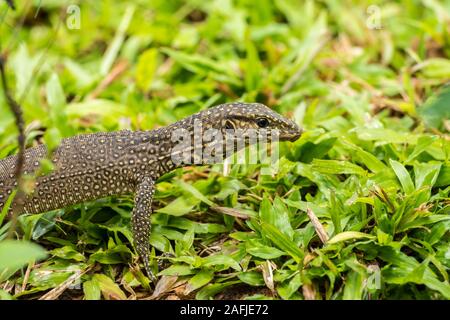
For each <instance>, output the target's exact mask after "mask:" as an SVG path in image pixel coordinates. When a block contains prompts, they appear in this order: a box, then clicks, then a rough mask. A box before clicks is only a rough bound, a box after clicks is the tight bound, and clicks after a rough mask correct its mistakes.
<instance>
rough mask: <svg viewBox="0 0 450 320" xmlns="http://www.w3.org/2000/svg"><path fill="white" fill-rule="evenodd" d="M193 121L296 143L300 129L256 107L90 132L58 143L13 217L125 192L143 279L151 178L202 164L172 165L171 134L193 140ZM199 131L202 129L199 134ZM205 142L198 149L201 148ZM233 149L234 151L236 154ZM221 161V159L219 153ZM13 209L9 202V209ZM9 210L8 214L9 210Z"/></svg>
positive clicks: (1, 187)
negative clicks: (49, 165) (273, 133)
mask: <svg viewBox="0 0 450 320" xmlns="http://www.w3.org/2000/svg"><path fill="white" fill-rule="evenodd" d="M194 123H197V124H198V123H201V126H202V130H207V129H217V130H220V132H221V133H224V134H225V130H226V129H231V128H234V129H242V130H243V131H242V132H244V134H241V135H240V136H238V137H236V138H235V142H236V141H238V140H239V139H245V132H247V131H250V130H249V129H256V130H259V131H262V130H260V129H261V127H264V130H278V132H279V134H280V135H279V139H280V140H292V141H293V140H296V139H297V138H298V137H300V135H301V130H300V128H299V127H298V126H297V125H296V124H295V123H294V122H292V121H290V120H288V119H286V118H284V117H282V116H281V115H279V114H277V113H276V112H274V111H272V110H270V109H269V108H268V107H266V106H264V105H262V104H257V103H251V104H244V103H231V104H223V105H219V106H216V107H214V108H210V109H207V110H204V111H201V112H199V113H196V114H194V115H192V116H190V117H188V118H185V119H183V120H180V121H178V122H176V123H174V124H172V125H169V126H166V127H163V128H159V129H156V130H151V131H128V130H125V131H118V132H111V133H94V134H85V135H79V136H75V137H71V138H67V139H63V141H62V143H61V144H60V146H59V147H58V148H57V149H56V150H55V152H54V153H53V155H52V159H51V160H52V162H53V165H54V170H53V171H52V172H51V173H50V174H47V175H41V176H38V177H36V179H35V186H34V189H33V192H32V193H31V194H29V195H28V196H26V197H25V199H24V201H25V202H24V206H23V210H21V212H19V213H28V214H33V213H41V212H46V211H51V210H55V209H59V208H63V207H66V206H70V205H74V204H78V203H82V202H85V201H90V200H95V199H100V198H104V197H107V196H117V195H125V194H134V195H135V206H134V209H133V212H132V219H131V222H132V231H133V237H134V242H135V246H136V250H137V252H138V254H139V256H140V257H141V259H142V261H143V262H144V265H145V269H146V271H147V273H148V275H149V276H150V277H151V278H152V279H154V277H153V274H152V273H151V271H150V268H149V265H148V259H149V250H150V245H149V241H148V238H149V235H150V228H151V226H150V215H151V212H152V209H151V203H152V198H153V192H154V185H155V182H156V180H157V179H158V178H159V177H160V176H161V175H163V174H165V173H167V172H169V171H171V170H173V169H175V168H177V167H182V166H184V165H187V164H191V163H194V164H203V163H207V162H206V161H205V160H200V161H195V160H194V157H192V158H191V159H188V160H187V161H185V162H181V163H179V162H176V163H174V161H173V152H174V151H175V142H172V141H173V138H172V137H173V133H174V132H175V131H176V130H180V129H184V130H186V131H185V132H186V135H187V137H185V138H187V140H189V142H191V141H192V142H193V141H195V140H194V132H196V131H195V130H194ZM202 132H203V131H202ZM205 147H206V143H205V144H204V145H200V149H201V150H204V149H205ZM238 148H239V147H235V148H234V149H235V150H234V151H237V149H238ZM46 154H47V148H46V146H45V145H41V146H38V147H35V148H30V149H27V150H26V151H25V164H24V167H23V173H24V174H25V175H32V174H33V173H34V172H35V171H36V170H37V169H38V168H39V167H40V160H41V159H43V158H45V157H46ZM221 157H222V158H223V157H225V155H223V156H222V155H221ZM16 162H17V156H10V157H8V158H5V159H3V160H0V211H1V210H2V208H3V206H4V204H5V202H6V200H7V198H8V197H9V195H10V194H11V193H12V191H13V189H14V188H15V186H16V182H15V179H14V173H15V166H16ZM14 207H17V206H16V204H15V202H13V205H12V208H14ZM10 212H11V210H10Z"/></svg>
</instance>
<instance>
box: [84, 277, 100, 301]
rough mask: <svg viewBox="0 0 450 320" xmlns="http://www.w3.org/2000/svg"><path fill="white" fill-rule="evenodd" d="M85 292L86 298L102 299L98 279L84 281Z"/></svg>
mask: <svg viewBox="0 0 450 320" xmlns="http://www.w3.org/2000/svg"><path fill="white" fill-rule="evenodd" d="M83 293H84V299H85V300H100V297H101V289H100V286H99V284H98V282H97V281H96V280H94V279H93V280H88V281H85V282H83Z"/></svg>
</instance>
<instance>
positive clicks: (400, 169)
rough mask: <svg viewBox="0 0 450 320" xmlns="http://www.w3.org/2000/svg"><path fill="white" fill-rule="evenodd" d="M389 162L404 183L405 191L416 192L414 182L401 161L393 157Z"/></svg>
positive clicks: (402, 183) (401, 182)
mask: <svg viewBox="0 0 450 320" xmlns="http://www.w3.org/2000/svg"><path fill="white" fill-rule="evenodd" d="M389 162H390V164H391V167H392V169H393V170H394V172H395V175H396V176H397V178H398V180H399V181H400V184H401V185H402V188H403V191H404V192H406V193H407V194H409V193H412V192H414V190H415V188H414V184H413V182H412V179H411V177H410V175H409V173H408V171H407V170H406V169H405V167H404V166H403V165H402V164H401V163H400V162H397V161H395V160H392V159H389Z"/></svg>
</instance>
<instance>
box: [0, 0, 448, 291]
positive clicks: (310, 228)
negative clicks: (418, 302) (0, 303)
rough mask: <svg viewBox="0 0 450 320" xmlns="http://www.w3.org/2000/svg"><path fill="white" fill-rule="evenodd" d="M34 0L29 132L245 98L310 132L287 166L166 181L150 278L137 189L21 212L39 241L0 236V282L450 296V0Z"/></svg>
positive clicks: (43, 134) (24, 62) (5, 115)
mask: <svg viewBox="0 0 450 320" xmlns="http://www.w3.org/2000/svg"><path fill="white" fill-rule="evenodd" d="M27 3H28V4H30V3H32V5H31V6H29V11H28V12H27V13H25V11H26V9H27ZM37 3H38V1H33V2H28V1H23V3H22V2H21V3H20V4H19V8H18V9H19V10H18V11H17V12H11V11H9V12H8V14H7V16H6V19H5V21H4V22H3V24H2V25H1V26H0V28H1V29H0V39H1V50H2V52H4V51H5V50H6V52H7V54H8V64H7V69H8V78H9V80H10V83H11V84H12V85H13V89H14V92H15V96H16V97H17V98H18V100H20V101H21V104H22V106H23V109H24V114H25V120H26V125H27V137H28V139H27V145H28V146H34V145H37V144H38V143H41V142H45V143H47V144H49V146H50V147H51V148H54V147H55V146H57V145H58V142H59V141H60V139H61V138H62V137H67V136H72V135H75V134H78V133H86V132H97V131H113V130H119V129H124V128H131V129H144V130H146V129H152V128H156V127H158V126H163V125H167V124H170V123H172V122H174V121H176V120H178V119H181V118H183V117H184V116H187V115H190V114H192V113H194V112H196V111H198V110H201V109H204V108H207V107H209V106H212V105H215V104H219V103H223V102H227V101H235V100H242V101H247V102H253V101H258V102H262V103H265V104H267V105H269V106H270V107H272V108H274V109H275V110H277V111H279V112H280V113H282V114H285V115H287V116H290V117H293V118H295V120H296V121H297V122H298V123H299V124H301V125H302V126H303V127H304V128H305V130H306V133H305V134H304V135H303V136H302V137H301V138H300V139H299V140H298V141H296V142H295V143H290V142H286V143H283V144H282V145H281V146H280V147H281V148H280V149H281V150H280V155H281V158H280V161H279V164H278V165H279V171H278V172H277V173H276V174H274V175H273V176H264V175H260V174H259V172H260V171H259V170H260V166H259V165H244V164H241V165H233V166H231V168H229V173H228V175H226V176H225V175H223V171H224V168H223V166H221V165H215V166H213V167H192V168H186V169H178V170H176V171H174V172H173V173H172V174H170V175H167V176H165V177H163V178H162V179H160V181H159V183H158V185H157V193H156V195H155V201H154V206H155V209H156V212H155V213H154V214H153V216H152V224H153V232H152V235H151V238H150V242H151V244H152V246H153V248H154V251H153V255H152V260H151V265H152V268H154V270H155V271H156V272H159V275H160V276H161V277H160V283H159V285H158V290H157V292H156V293H155V294H154V295H153V296H152V293H151V292H150V291H149V290H148V288H149V281H148V279H147V278H146V277H145V275H144V274H143V273H142V270H140V268H139V267H138V263H139V262H138V257H137V255H136V253H135V251H134V249H133V247H132V245H131V244H130V241H131V232H130V212H131V209H132V205H133V204H132V198H131V197H121V198H113V199H104V200H98V201H95V202H92V203H86V204H82V205H77V206H74V207H72V208H65V209H64V210H58V211H54V212H49V213H43V214H39V215H34V216H21V217H20V220H19V225H18V228H17V232H16V234H15V237H16V238H17V239H22V238H23V239H24V240H26V241H27V242H19V241H12V240H8V241H2V242H0V270H3V272H0V273H1V275H0V298H17V299H36V298H57V297H59V298H66V299H100V298H106V299H123V298H129V299H134V298H143V297H150V296H151V297H152V298H166V297H168V296H169V297H171V298H174V297H178V298H180V299H186V298H197V299H210V298H216V299H225V298H236V299H266V298H270V299H272V298H273V299H450V284H449V274H448V273H449V268H450V246H449V240H450V232H449V230H450V206H449V205H450V201H449V200H450V198H449V193H450V160H449V156H450V142H449V141H450V140H449V139H450V136H449V128H450V121H449V118H450V89H449V87H446V86H445V85H446V83H447V82H448V79H450V28H449V25H450V14H449V12H450V1H449V0H445V1H419V0H415V1H414V0H401V1H368V0H367V1H337V0H330V1H325V0H324V1H295V0H276V1H269V0H261V1H258V5H257V6H256V5H254V2H253V1H248V0H236V1H231V0H229V1H227V0H221V1H218V0H217V1H197V0H189V1H165V0H153V1H89V2H85V1H83V4H80V8H81V11H80V18H81V21H80V26H81V29H79V30H76V29H75V30H71V29H69V28H68V25H67V24H66V20H63V22H62V24H61V23H60V22H59V21H60V14H61V12H62V13H65V12H66V8H67V7H66V6H67V5H69V4H72V3H73V1H50V0H48V1H45V0H44V1H42V7H40V9H39V12H38V14H37V16H36V17H35V13H36V11H37V10H38V8H37ZM80 3H81V2H80ZM5 8H6V5H5V4H4V2H1V3H0V12H2V14H1V15H0V16H1V17H3V12H5ZM378 13H380V16H379V17H378V16H377V14H378ZM23 16H25V17H26V18H25V23H24V25H23V26H22V27H20V22H21V21H22V17H23ZM75 18H76V16H74V14H72V15H70V17H69V20H70V19H75ZM377 18H379V19H377ZM378 22H379V24H378V25H377V23H378ZM69 23H73V20H70V21H69ZM16 25H19V28H18V29H17V30H18V32H17V33H16V34H13V33H12V32H11V31H12V29H13V28H14V27H15V26H16ZM58 25H59V27H58ZM374 26H375V27H379V28H369V27H374ZM47 48H48V49H47ZM30 81H31V82H30ZM28 83H31V84H32V85H31V86H28ZM24 93H25V94H24ZM21 97H23V100H21V99H20V98H21ZM0 114H1V117H0V158H3V157H5V156H7V155H9V154H13V153H14V152H16V151H17V145H16V142H15V141H16V128H15V125H14V121H13V117H12V115H11V114H10V112H9V110H8V108H7V105H6V103H5V101H4V97H3V95H0ZM2 221H3V215H0V239H5V237H6V234H7V231H8V226H9V224H8V223H7V222H5V221H3V222H2ZM31 242H32V244H29V243H31ZM36 244H37V245H38V246H36ZM44 249H45V251H46V252H45V251H44ZM162 252H165V253H170V254H165V255H163V254H162ZM12 253H14V256H13V255H12ZM3 257H10V258H9V259H6V258H3ZM11 257H14V259H13V258H11ZM6 261H8V262H6ZM5 269H7V270H6V271H4V270H5ZM77 272H78V273H77ZM69 278H70V279H69ZM68 279H69V280H68ZM72 280H74V282H73V283H72V285H70V283H71V281H72ZM67 285H70V286H67ZM55 288H56V289H57V290H59V292H60V293H61V292H62V294H61V295H58V294H56V292H57V291H51V290H53V289H55ZM60 289H61V290H60ZM44 295H45V296H44Z"/></svg>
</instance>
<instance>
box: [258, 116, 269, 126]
mask: <svg viewBox="0 0 450 320" xmlns="http://www.w3.org/2000/svg"><path fill="white" fill-rule="evenodd" d="M256 124H257V125H258V127H260V128H266V127H267V126H268V125H269V120H267V119H266V118H259V119H258V120H256Z"/></svg>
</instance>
